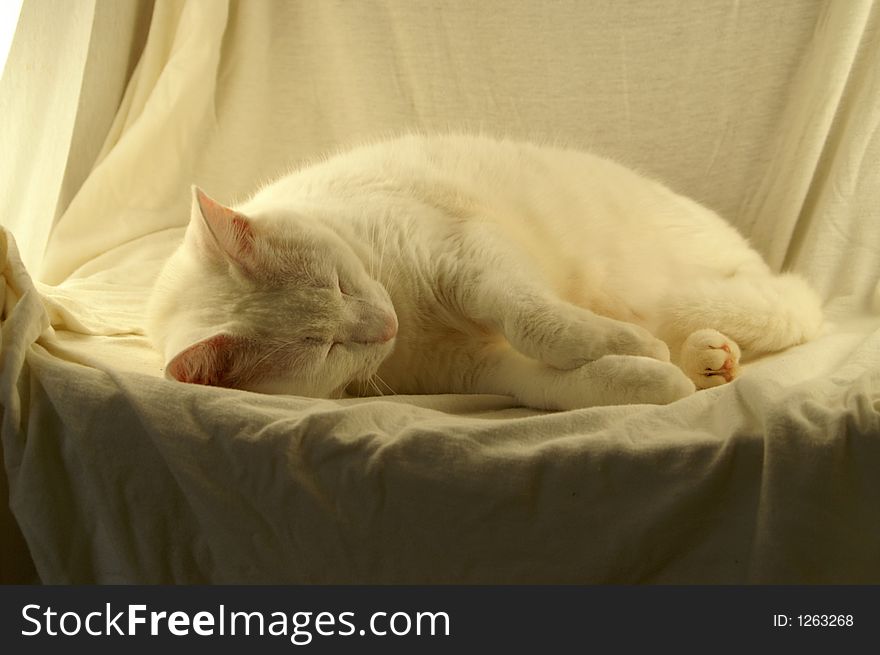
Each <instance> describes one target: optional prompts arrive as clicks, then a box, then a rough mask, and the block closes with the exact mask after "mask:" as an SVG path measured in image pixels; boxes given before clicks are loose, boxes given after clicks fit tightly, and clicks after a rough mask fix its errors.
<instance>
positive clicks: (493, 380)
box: [150, 136, 822, 409]
mask: <svg viewBox="0 0 880 655" xmlns="http://www.w3.org/2000/svg"><path fill="white" fill-rule="evenodd" d="M205 202H209V199H208V200H206V201H205ZM193 207H194V209H193V216H192V219H191V223H190V227H189V229H188V231H187V238H186V239H185V240H184V243H183V244H182V245H181V247H180V249H179V250H178V251H177V252H176V253H175V255H174V256H173V257H172V258H171V260H170V261H169V262H168V264H167V265H166V267H165V269H164V271H163V273H162V275H161V276H160V279H159V282H158V284H157V286H156V291H155V293H154V296H153V299H152V301H151V306H150V333H151V335H152V336H153V338H154V340H155V342H156V344H157V346H158V347H159V348H160V349H162V351H163V352H164V354H165V356H166V360H167V361H171V360H173V358H174V357H175V356H176V355H178V354H179V353H181V351H183V350H185V349H186V348H187V347H189V346H191V345H192V344H194V343H196V342H198V341H200V340H203V339H208V338H210V337H211V335H215V334H218V333H222V334H226V335H233V336H235V335H243V337H242V338H243V340H244V341H243V343H245V347H242V348H241V349H238V350H235V352H232V353H226V352H224V350H223V349H224V348H227V347H228V346H227V345H226V344H227V343H228V342H227V341H223V342H222V343H221V344H220V345H219V346H216V347H213V346H212V348H213V350H211V349H209V350H210V352H211V353H212V354H211V356H210V357H209V358H208V359H207V360H205V359H204V358H202V359H198V357H202V355H199V354H198V353H196V355H195V356H196V359H197V361H196V364H193V365H194V366H195V365H199V366H202V365H204V366H208V367H211V366H220V367H221V368H224V370H225V371H226V377H225V378H224V380H225V382H224V384H228V385H229V386H237V387H243V388H249V389H254V390H259V391H270V392H280V393H296V394H302V395H313V396H327V395H339V394H341V393H342V391H343V390H344V389H347V391H348V392H349V393H357V394H371V393H390V392H395V393H447V392H448V393H503V394H510V395H513V396H515V397H516V398H517V399H518V400H519V401H520V402H522V403H523V404H525V405H528V406H532V407H536V408H543V409H570V408H576V407H587V406H593V405H601V404H618V403H641V402H646V403H667V402H671V401H674V400H676V399H678V398H681V397H683V396H686V395H688V394H690V393H693V391H694V388H695V383H696V386H697V387H705V386H714V385H715V384H718V383H719V380H721V381H722V382H724V381H726V379H725V378H732V377H733V375H735V373H736V370H737V369H736V363H737V362H732V363H729V364H727V367H726V368H724V369H723V370H724V371H725V372H731V371H732V373H731V374H730V375H722V376H720V377H719V375H718V370H719V369H718V366H722V367H723V366H724V362H725V361H726V360H725V359H724V358H722V359H721V360H720V361H715V360H716V359H718V357H717V355H716V353H715V351H717V350H718V349H719V348H721V347H722V346H723V345H725V344H729V345H728V348H727V350H722V352H728V351H731V352H735V353H736V359H737V360H738V354H739V349H740V348H742V349H743V350H745V351H749V350H751V351H772V350H779V349H782V348H785V347H788V346H790V345H793V344H797V343H800V342H802V341H805V340H807V339H810V338H811V337H813V336H814V335H815V334H816V333H817V332H818V330H819V327H820V325H821V323H822V313H821V309H820V306H819V302H818V299H817V297H816V295H815V294H814V293H813V292H812V291H811V290H810V289H809V288H808V287H807V286H806V284H805V283H804V282H803V281H802V280H801V279H799V278H797V277H795V276H793V275H781V276H778V275H773V274H772V273H771V272H770V270H769V269H768V267H767V266H766V264H765V263H764V262H763V261H762V260H761V258H760V256H759V255H758V254H757V253H756V252H755V251H754V250H752V249H751V248H750V247H749V246H748V244H747V243H746V241H745V240H744V239H743V238H742V237H741V236H740V235H739V234H738V233H737V232H736V231H735V230H734V229H733V228H732V227H731V226H730V225H728V224H727V223H725V222H724V221H723V220H722V219H721V218H720V217H718V216H717V215H716V214H715V213H713V212H712V211H710V210H708V209H706V208H705V207H702V206H700V205H698V204H697V203H695V202H693V201H691V200H688V199H686V198H684V197H682V196H679V195H677V194H675V193H673V192H672V191H670V190H669V189H668V188H666V187H665V186H663V185H661V184H659V183H657V182H654V181H652V180H649V179H646V178H644V177H642V176H640V175H638V174H636V173H634V172H632V171H630V170H628V169H626V168H624V167H622V166H620V165H618V164H615V163H613V162H611V161H608V160H605V159H602V158H599V157H596V156H593V155H590V154H586V153H581V152H577V151H573V150H563V149H555V148H545V147H538V146H535V145H530V144H526V143H517V142H512V141H501V142H498V141H494V140H490V139H487V138H482V137H468V136H437V137H422V136H407V137H403V138H400V139H396V140H393V141H389V142H384V143H379V144H374V145H369V146H364V147H361V148H358V149H356V150H353V151H350V152H347V153H343V154H339V155H337V156H335V157H332V158H330V159H327V160H325V161H323V162H321V163H318V164H316V165H314V166H311V167H308V168H304V169H303V170H300V171H297V172H294V173H292V174H290V175H286V176H284V177H282V178H280V179H279V180H277V181H276V182H274V183H272V184H270V185H268V186H266V187H264V188H263V189H261V190H259V191H258V192H257V193H256V194H255V195H254V196H253V197H252V198H251V199H249V200H248V201H247V202H245V203H243V204H241V205H237V206H236V207H234V208H233V209H234V211H235V212H236V213H237V214H236V215H238V216H242V217H245V218H246V220H247V221H248V224H249V225H250V226H251V228H252V230H253V241H252V244H251V243H250V242H249V244H250V245H247V246H246V250H247V253H249V254H247V257H250V258H251V259H250V260H249V261H250V264H244V265H243V264H242V263H241V262H240V261H237V260H236V259H235V257H234V256H229V253H228V251H227V253H226V255H225V256H219V257H218V256H217V254H216V252H214V253H213V254H212V253H211V252H210V248H211V247H212V246H210V244H208V245H206V243H207V242H209V241H210V239H207V241H206V240H205V239H206V237H205V234H206V233H205V232H204V224H205V220H207V219H205V220H203V219H202V216H201V214H200V211H199V205H198V202H194V205H193ZM225 211H229V212H231V211H232V210H225ZM217 220H220V219H217ZM212 229H214V228H212ZM199 235H201V237H200V236H199ZM214 236H215V238H216V239H217V240H219V241H220V242H222V241H223V239H224V237H223V236H222V235H220V236H218V235H217V234H215V235H214ZM213 247H214V248H215V250H216V244H215V245H214V246H213ZM233 248H234V246H233ZM242 256H244V255H242ZM336 275H338V276H339V277H340V280H341V281H342V284H343V288H344V290H345V291H346V292H347V293H348V295H342V294H340V293H339V291H338V289H336V288H335V286H334V284H335V283H334V279H335V276H336ZM391 323H395V324H396V325H391ZM383 325H384V326H385V327H384V328H383V327H382V326H383ZM398 326H399V327H398ZM395 327H397V333H396V336H395V337H394V338H392V339H388V338H387V337H389V336H390V335H391V334H392V333H393V332H394V328H395ZM707 329H708V330H712V332H711V333H706V332H704V333H703V335H702V337H700V338H695V339H692V340H691V341H688V338H689V337H690V336H691V335H692V334H693V333H695V332H698V331H701V330H703V331H705V330H707ZM389 330H390V331H389ZM707 334H711V335H712V336H711V338H710V337H709V336H707ZM352 335H354V337H353V336H352ZM716 335H717V336H716ZM358 339H360V341H358ZM661 339H662V340H661ZM686 342H687V345H686ZM236 343H237V342H236ZM334 343H336V345H335V346H333V344H334ZM737 344H738V345H737ZM233 349H234V347H233ZM703 351H706V352H703ZM709 351H712V352H711V353H710V352H709ZM194 352H195V351H194ZM670 353H671V354H672V360H673V361H675V362H677V363H679V364H680V365H681V367H682V368H681V369H680V368H678V367H676V366H675V365H673V364H671V363H669V359H670ZM724 357H726V355H725V356H724ZM224 358H225V359H224ZM218 362H219V363H218ZM270 362H272V363H273V365H272V366H268V365H267V363H270ZM175 370H176V371H179V370H181V369H180V366H179V360H178V363H177V365H176V368H175ZM186 370H188V369H186ZM241 371H247V374H243V373H242V374H240V372H241ZM182 379H191V378H189V377H186V376H184V378H182Z"/></svg>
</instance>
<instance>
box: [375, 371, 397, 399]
mask: <svg viewBox="0 0 880 655" xmlns="http://www.w3.org/2000/svg"><path fill="white" fill-rule="evenodd" d="M373 378H375V379H376V380H377V381H379V382H381V383H382V384H383V385H384V387H385V388H386V389H388V392H389V393H390V394H392V395H394V396H396V395H397V392H396V391H395V390H394V389H392V388H391V385H390V384H388V383H387V382H385V380H383V379H382V378H381V377H380V376H379V374H378V373H376V374H375V375H373ZM382 395H384V394H382Z"/></svg>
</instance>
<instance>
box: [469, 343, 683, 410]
mask: <svg viewBox="0 0 880 655" xmlns="http://www.w3.org/2000/svg"><path fill="white" fill-rule="evenodd" d="M477 368H478V373H476V374H475V375H473V376H472V377H471V380H472V384H473V387H475V388H472V389H471V390H472V391H477V392H479V393H497V394H505V395H510V396H513V397H515V398H516V399H517V400H518V401H519V402H520V403H522V404H523V405H525V406H527V407H534V408H536V409H548V410H568V409H579V408H584V407H596V406H601V405H624V404H637V403H647V404H655V405H665V404H668V403H671V402H673V401H675V400H678V399H680V398H684V397H686V396H689V395H691V394H692V393H693V392H694V384H693V383H692V382H691V381H690V380H688V379H687V377H686V376H685V375H684V374H683V373H682V371H681V370H680V369H679V368H678V367H676V366H675V365H673V364H670V363H668V362H661V361H657V360H656V359H651V358H648V357H631V356H624V355H606V356H604V357H600V358H599V359H596V360H595V361H592V362H588V363H586V364H584V365H582V366H580V367H578V368H575V369H571V370H559V369H557V368H553V367H551V366H547V365H545V364H542V363H541V362H538V361H536V360H534V359H532V358H529V357H525V356H524V355H522V354H520V353H519V352H517V351H516V350H514V349H512V348H505V347H498V348H490V349H487V350H486V351H485V353H484V356H483V358H482V360H481V361H479V363H478V366H477Z"/></svg>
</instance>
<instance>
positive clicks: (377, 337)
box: [353, 312, 397, 343]
mask: <svg viewBox="0 0 880 655" xmlns="http://www.w3.org/2000/svg"><path fill="white" fill-rule="evenodd" d="M396 336H397V317H396V316H395V315H394V314H385V313H384V312H383V313H381V314H379V313H374V314H373V315H371V316H369V317H366V318H365V319H362V320H361V323H360V326H359V327H358V328H357V332H356V334H355V336H354V339H353V340H354V341H357V342H359V343H388V342H389V341H391V340H392V339H393V338H394V337H396Z"/></svg>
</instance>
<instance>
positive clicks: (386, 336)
mask: <svg viewBox="0 0 880 655" xmlns="http://www.w3.org/2000/svg"><path fill="white" fill-rule="evenodd" d="M396 336H397V317H396V316H395V315H394V314H389V315H388V316H387V318H386V319H385V329H384V330H383V331H382V333H381V334H380V335H379V341H380V342H382V343H387V342H389V341H391V340H392V339H393V338H394V337H396Z"/></svg>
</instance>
